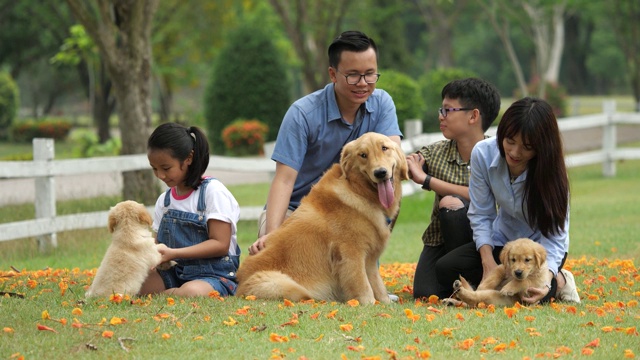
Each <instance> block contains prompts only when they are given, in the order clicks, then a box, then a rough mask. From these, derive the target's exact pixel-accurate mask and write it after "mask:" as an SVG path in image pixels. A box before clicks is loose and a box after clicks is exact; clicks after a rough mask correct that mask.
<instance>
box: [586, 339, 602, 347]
mask: <svg viewBox="0 0 640 360" xmlns="http://www.w3.org/2000/svg"><path fill="white" fill-rule="evenodd" d="M598 346H600V338H595V339H593V340H592V341H591V342H590V343H588V344H587V345H585V346H584V347H591V348H594V347H598Z"/></svg>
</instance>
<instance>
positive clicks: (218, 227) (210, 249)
mask: <svg viewBox="0 0 640 360" xmlns="http://www.w3.org/2000/svg"><path fill="white" fill-rule="evenodd" d="M207 227H208V228H209V239H208V240H205V241H203V242H201V243H199V244H196V245H192V246H188V247H184V248H178V249H172V248H169V247H167V246H166V245H164V244H160V245H159V246H158V251H159V252H160V254H161V255H162V262H165V261H169V260H174V259H202V258H212V257H221V256H225V255H227V254H228V253H229V243H230V242H231V224H229V223H227V222H224V221H220V220H214V219H209V221H207Z"/></svg>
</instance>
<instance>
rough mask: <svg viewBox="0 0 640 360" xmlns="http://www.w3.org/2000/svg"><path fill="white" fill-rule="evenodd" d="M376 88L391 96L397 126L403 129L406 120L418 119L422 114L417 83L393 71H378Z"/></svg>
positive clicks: (422, 103) (422, 104) (421, 101)
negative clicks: (378, 78)
mask: <svg viewBox="0 0 640 360" xmlns="http://www.w3.org/2000/svg"><path fill="white" fill-rule="evenodd" d="M380 73H381V75H380V80H378V84H377V87H378V88H379V89H384V90H385V91H386V92H388V93H389V95H391V97H392V98H393V102H394V103H395V105H396V113H397V114H398V125H399V126H400V130H402V129H404V122H405V121H406V120H411V119H418V118H420V115H421V114H422V112H423V108H424V102H423V100H422V96H421V92H420V86H419V85H418V82H417V81H416V80H414V79H412V78H411V77H410V76H408V75H406V74H403V73H401V72H398V71H394V70H384V71H380Z"/></svg>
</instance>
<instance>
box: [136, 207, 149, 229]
mask: <svg viewBox="0 0 640 360" xmlns="http://www.w3.org/2000/svg"><path fill="white" fill-rule="evenodd" d="M138 221H139V222H140V223H141V224H147V225H149V226H151V225H152V224H153V220H152V219H151V215H149V212H148V211H147V208H145V207H144V206H142V207H141V209H140V211H139V212H138Z"/></svg>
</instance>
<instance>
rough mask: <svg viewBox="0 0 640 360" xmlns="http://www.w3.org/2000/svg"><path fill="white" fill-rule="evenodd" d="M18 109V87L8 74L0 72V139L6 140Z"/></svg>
mask: <svg viewBox="0 0 640 360" xmlns="http://www.w3.org/2000/svg"><path fill="white" fill-rule="evenodd" d="M19 107H20V94H19V92H18V86H17V85H16V82H15V81H13V79H12V78H11V75H9V73H8V72H5V71H0V139H6V138H7V136H8V135H9V134H7V129H9V128H10V127H11V125H12V124H13V120H14V119H15V117H16V114H17V113H18V108H19Z"/></svg>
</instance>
